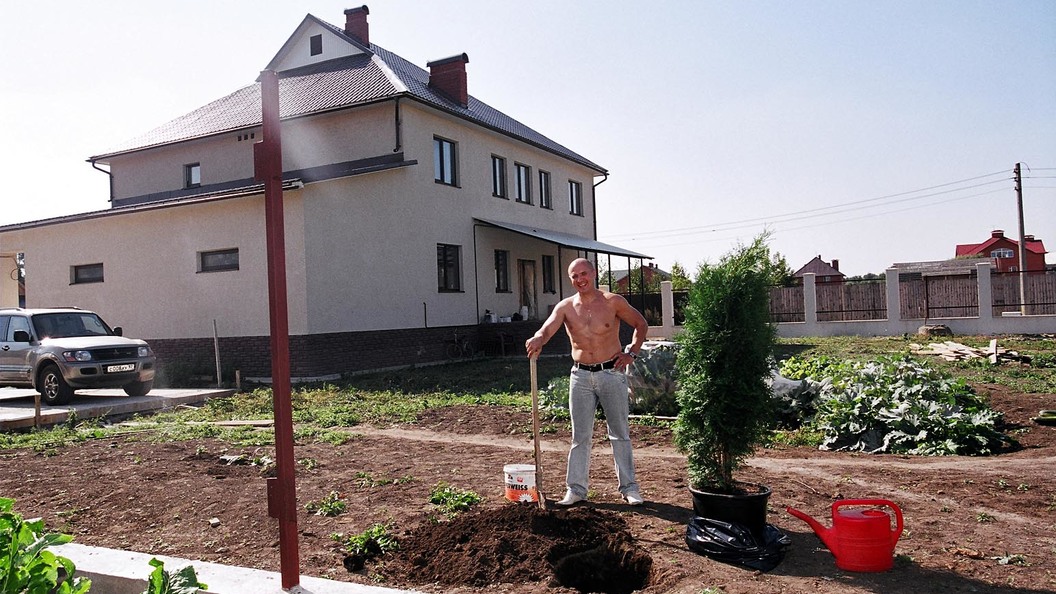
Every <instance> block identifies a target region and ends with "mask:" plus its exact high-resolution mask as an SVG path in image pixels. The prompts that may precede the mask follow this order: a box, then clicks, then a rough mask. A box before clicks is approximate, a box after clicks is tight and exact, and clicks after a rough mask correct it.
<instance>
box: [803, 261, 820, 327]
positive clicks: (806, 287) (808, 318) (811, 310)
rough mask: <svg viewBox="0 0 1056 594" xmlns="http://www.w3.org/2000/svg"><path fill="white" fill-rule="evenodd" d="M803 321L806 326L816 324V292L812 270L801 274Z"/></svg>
mask: <svg viewBox="0 0 1056 594" xmlns="http://www.w3.org/2000/svg"><path fill="white" fill-rule="evenodd" d="M803 321H804V322H805V323H806V324H807V327H814V326H817V324H818V293H817V283H816V282H815V274H814V273H813V272H807V273H805V274H804V275H803Z"/></svg>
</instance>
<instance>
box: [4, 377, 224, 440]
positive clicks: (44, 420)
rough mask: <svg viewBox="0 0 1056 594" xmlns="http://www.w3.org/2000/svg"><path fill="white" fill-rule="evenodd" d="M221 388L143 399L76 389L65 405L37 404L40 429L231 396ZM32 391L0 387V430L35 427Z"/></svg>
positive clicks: (166, 391) (156, 394) (115, 392)
mask: <svg viewBox="0 0 1056 594" xmlns="http://www.w3.org/2000/svg"><path fill="white" fill-rule="evenodd" d="M234 393H235V391H234V390H223V389H219V388H216V389H206V390H190V389H186V390H184V389H160V388H159V389H155V390H151V391H150V393H149V394H147V395H146V396H128V395H127V394H125V393H124V391H122V390H77V392H76V394H75V395H74V397H73V400H71V401H70V403H69V404H65V405H61V406H48V405H47V404H44V403H41V405H40V421H39V423H40V426H41V427H47V426H49V425H58V424H61V423H65V422H66V420H67V419H68V418H69V417H70V413H71V412H72V413H74V414H75V415H76V417H77V418H78V419H94V418H98V417H109V416H113V415H132V414H137V413H150V412H156V411H160V410H167V409H171V408H174V407H176V406H179V405H181V404H200V403H202V402H205V401H206V400H208V399H210V398H220V397H223V396H230V395H232V394H234ZM36 394H37V392H36V391H35V390H31V389H23V388H0V431H9V430H12V429H26V428H29V427H33V426H35V412H36V410H35V404H34V397H35V395H36Z"/></svg>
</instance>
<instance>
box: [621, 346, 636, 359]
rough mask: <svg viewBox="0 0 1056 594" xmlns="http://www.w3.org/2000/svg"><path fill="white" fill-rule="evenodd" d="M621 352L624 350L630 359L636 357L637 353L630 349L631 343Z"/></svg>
mask: <svg viewBox="0 0 1056 594" xmlns="http://www.w3.org/2000/svg"><path fill="white" fill-rule="evenodd" d="M623 352H625V353H627V354H628V355H630V356H631V358H632V359H637V358H638V353H635V352H634V351H632V350H631V345H627V348H625V349H623Z"/></svg>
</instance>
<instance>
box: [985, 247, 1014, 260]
mask: <svg viewBox="0 0 1056 594" xmlns="http://www.w3.org/2000/svg"><path fill="white" fill-rule="evenodd" d="M990 257H991V258H999V259H1000V258H1015V257H1016V253H1015V252H1014V251H1012V248H997V249H996V250H994V251H992V252H990Z"/></svg>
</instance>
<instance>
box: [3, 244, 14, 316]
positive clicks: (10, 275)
mask: <svg viewBox="0 0 1056 594" xmlns="http://www.w3.org/2000/svg"><path fill="white" fill-rule="evenodd" d="M2 247H3V245H2V244H0V248H2ZM17 306H18V254H17V253H14V252H12V253H0V307H17Z"/></svg>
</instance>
